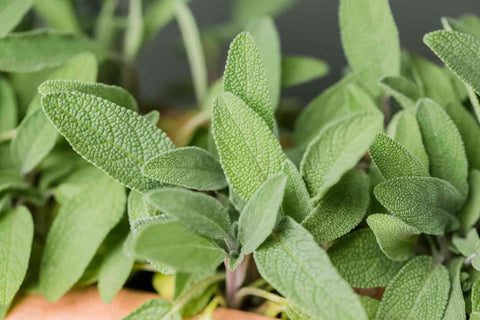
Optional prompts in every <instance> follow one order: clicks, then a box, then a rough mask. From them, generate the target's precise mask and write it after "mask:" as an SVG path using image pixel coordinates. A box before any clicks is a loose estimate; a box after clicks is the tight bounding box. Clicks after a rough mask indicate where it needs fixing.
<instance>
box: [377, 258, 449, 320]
mask: <svg viewBox="0 0 480 320" xmlns="http://www.w3.org/2000/svg"><path fill="white" fill-rule="evenodd" d="M449 292H450V281H449V275H448V270H447V268H445V267H444V266H442V265H439V264H435V263H434V261H433V258H431V257H427V256H419V257H416V258H415V259H413V260H410V262H408V263H407V264H406V265H405V266H404V267H403V268H402V269H401V270H400V272H399V273H398V274H397V275H396V276H395V277H394V278H393V279H392V281H391V282H390V283H389V284H388V286H387V288H386V290H385V293H384V295H383V298H382V302H380V306H379V307H378V312H377V318H376V319H377V320H383V319H388V320H395V319H399V320H400V319H402V320H405V319H425V320H436V319H442V317H443V313H444V310H445V307H446V305H447V301H448V294H449Z"/></svg>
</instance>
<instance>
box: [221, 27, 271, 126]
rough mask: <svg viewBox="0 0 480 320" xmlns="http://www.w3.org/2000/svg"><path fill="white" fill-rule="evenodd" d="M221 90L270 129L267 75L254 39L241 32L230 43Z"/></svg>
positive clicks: (269, 96) (269, 100)
mask: <svg viewBox="0 0 480 320" xmlns="http://www.w3.org/2000/svg"><path fill="white" fill-rule="evenodd" d="M223 89H224V91H225V92H230V93H233V94H234V95H236V96H237V97H239V98H240V99H242V100H243V101H244V102H245V103H246V105H247V106H248V107H250V108H251V109H252V110H253V111H255V112H256V113H257V114H258V115H260V117H261V118H262V119H263V121H265V122H266V123H267V125H268V126H269V128H270V129H272V128H273V123H274V119H273V108H272V98H271V95H270V89H269V86H268V81H267V75H266V72H265V68H264V66H263V62H262V58H261V55H260V52H259V50H258V48H257V45H256V44H255V40H254V39H253V37H252V36H251V35H250V34H249V33H247V32H243V33H241V34H239V35H238V36H237V37H235V39H233V41H232V43H231V44H230V50H229V51H228V59H227V64H226V66H225V74H224V78H223Z"/></svg>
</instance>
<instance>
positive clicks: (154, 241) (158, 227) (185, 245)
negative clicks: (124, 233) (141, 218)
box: [134, 220, 224, 272]
mask: <svg viewBox="0 0 480 320" xmlns="http://www.w3.org/2000/svg"><path fill="white" fill-rule="evenodd" d="M134 248H135V253H136V254H137V255H138V256H139V257H142V258H145V259H147V260H148V261H151V262H152V263H154V264H157V263H158V264H160V265H168V266H171V267H172V268H173V269H174V270H175V271H181V272H196V271H205V270H213V269H215V268H216V267H217V266H218V265H219V264H220V263H221V262H222V260H223V258H224V255H223V253H222V252H221V251H220V249H219V248H218V247H217V246H216V245H215V244H214V243H213V242H212V240H210V239H208V238H205V237H203V236H201V235H199V234H196V233H194V232H192V231H190V230H188V229H187V228H185V227H184V226H183V225H182V224H180V223H179V222H177V221H171V220H170V221H169V220H164V221H161V220H160V221H155V222H153V221H152V222H150V223H149V224H146V225H145V226H142V228H141V229H140V230H139V231H138V235H137V237H136V239H135V244H134Z"/></svg>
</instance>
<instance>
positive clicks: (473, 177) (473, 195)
mask: <svg viewBox="0 0 480 320" xmlns="http://www.w3.org/2000/svg"><path fill="white" fill-rule="evenodd" d="M468 181H469V184H470V188H469V195H468V197H467V200H466V201H465V204H464V205H463V208H462V210H460V212H459V213H458V220H460V224H461V225H462V229H463V230H468V229H470V228H471V227H473V226H474V225H475V224H476V223H477V222H478V220H479V219H480V171H478V170H472V171H470V175H469V177H468Z"/></svg>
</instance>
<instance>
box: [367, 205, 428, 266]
mask: <svg viewBox="0 0 480 320" xmlns="http://www.w3.org/2000/svg"><path fill="white" fill-rule="evenodd" d="M367 223H368V226H369V227H370V228H371V229H372V231H373V233H374V234H375V237H376V238H377V242H378V245H379V246H380V249H381V250H382V251H383V253H385V255H386V256H387V257H389V258H390V259H392V260H396V261H404V260H407V259H408V258H409V257H411V256H412V255H413V251H414V249H415V245H416V243H417V239H418V235H419V234H420V230H418V229H417V228H415V227H412V226H410V225H408V224H406V223H405V222H403V221H402V220H400V219H398V218H396V217H394V216H391V215H387V214H372V215H370V216H369V217H368V218H367Z"/></svg>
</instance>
